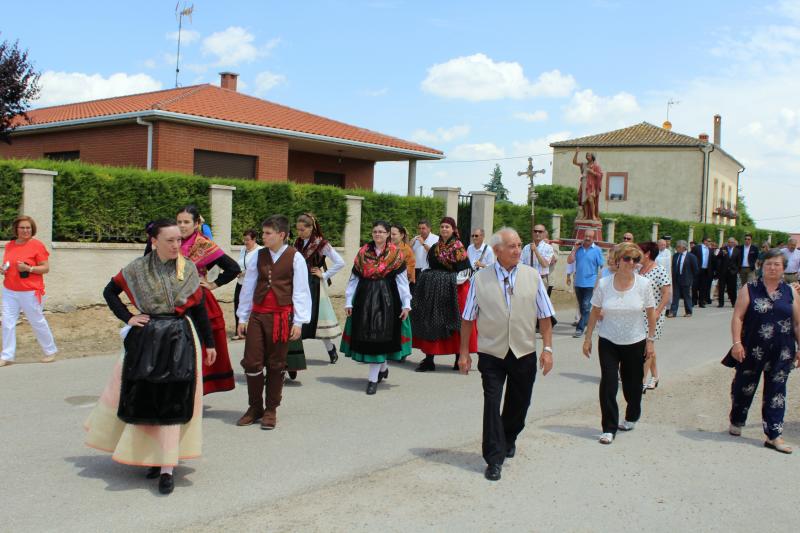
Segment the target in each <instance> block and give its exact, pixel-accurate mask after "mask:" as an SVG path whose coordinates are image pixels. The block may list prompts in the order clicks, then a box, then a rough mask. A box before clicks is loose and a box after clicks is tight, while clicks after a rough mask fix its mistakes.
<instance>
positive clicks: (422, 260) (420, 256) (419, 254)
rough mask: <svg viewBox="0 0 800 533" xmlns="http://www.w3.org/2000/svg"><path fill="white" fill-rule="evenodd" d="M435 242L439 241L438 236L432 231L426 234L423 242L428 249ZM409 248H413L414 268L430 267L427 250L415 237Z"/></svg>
mask: <svg viewBox="0 0 800 533" xmlns="http://www.w3.org/2000/svg"><path fill="white" fill-rule="evenodd" d="M437 242H439V236H438V235H434V234H433V233H431V234H430V235H428V238H427V239H425V244H426V245H427V246H428V250H430V248H431V246H433V245H434V244H436V243H437ZM411 249H412V250H414V259H415V260H416V262H417V266H416V268H421V269H422V270H428V269H429V268H430V265H428V250H426V249H425V248H424V247H423V246H422V245H421V244H420V243H419V241H418V240H416V239H414V244H412V245H411Z"/></svg>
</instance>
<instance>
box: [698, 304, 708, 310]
mask: <svg viewBox="0 0 800 533" xmlns="http://www.w3.org/2000/svg"><path fill="white" fill-rule="evenodd" d="M698 307H700V309H705V308H706V304H700V305H699V306H698Z"/></svg>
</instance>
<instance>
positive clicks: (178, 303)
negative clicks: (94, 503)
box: [85, 220, 217, 494]
mask: <svg viewBox="0 0 800 533" xmlns="http://www.w3.org/2000/svg"><path fill="white" fill-rule="evenodd" d="M147 233H148V235H149V242H148V250H147V251H146V252H145V255H144V257H140V258H138V259H135V260H134V261H132V262H131V263H130V264H129V265H128V266H126V267H125V268H123V269H122V270H121V271H120V272H119V273H118V274H117V275H116V276H114V277H113V278H112V280H111V281H110V282H109V284H108V285H107V286H106V288H105V290H104V291H103V296H104V297H105V299H106V302H107V303H108V306H109V307H110V308H111V311H112V312H113V313H114V315H115V316H116V317H117V318H119V319H120V320H122V321H123V322H125V323H126V324H127V326H126V327H125V328H123V330H122V332H121V335H122V336H123V338H124V345H125V349H124V354H123V358H122V359H121V360H120V361H118V362H117V364H116V366H115V367H114V371H113V373H112V376H111V379H110V380H109V382H108V384H107V385H106V388H105V390H103V394H102V395H101V396H100V400H99V401H98V403H97V405H96V406H95V408H94V409H93V410H92V413H91V414H90V415H89V418H88V419H87V421H86V423H85V428H86V430H87V431H88V435H87V437H86V444H87V445H88V446H90V447H92V448H96V449H99V450H103V451H106V452H109V453H112V454H113V456H112V459H114V460H115V461H117V462H119V463H123V464H129V465H137V466H149V467H150V469H149V470H148V473H147V477H148V478H149V479H155V478H159V491H160V492H161V493H162V494H169V493H170V492H172V489H173V487H174V484H173V480H172V469H173V467H174V466H175V465H176V464H177V463H178V460H180V459H190V458H194V457H198V456H199V455H200V452H201V448H202V440H203V439H202V420H203V389H202V382H201V376H202V374H201V366H202V359H201V357H202V353H203V352H202V350H201V344H200V343H201V340H202V342H203V344H205V353H206V360H205V362H206V364H207V365H213V364H214V360H215V358H216V355H217V354H216V351H215V350H214V337H213V335H212V333H211V325H210V324H209V321H208V314H207V313H206V308H205V305H204V302H203V299H204V296H203V294H204V293H203V290H202V288H201V286H200V277H199V276H198V274H197V269H196V268H195V267H194V265H192V264H191V263H190V262H188V261H186V259H184V258H183V256H182V255H181V249H180V246H181V234H180V231H179V230H178V227H177V225H176V223H175V221H174V220H160V221H157V222H154V223H151V224H149V225H148V228H147ZM151 246H152V251H150V247H151ZM123 291H124V292H125V294H126V295H127V296H128V298H129V299H130V301H131V303H132V304H133V305H134V307H136V309H137V310H138V314H136V315H134V314H132V313H131V312H130V311H129V310H128V308H127V307H126V306H125V304H123V303H122V301H121V300H120V297H119V295H120V293H122V292H123ZM198 336H199V337H200V339H198Z"/></svg>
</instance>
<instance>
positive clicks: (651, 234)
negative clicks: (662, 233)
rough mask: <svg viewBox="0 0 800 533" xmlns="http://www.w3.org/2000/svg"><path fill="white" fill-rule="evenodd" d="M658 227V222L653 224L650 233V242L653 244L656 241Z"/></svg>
mask: <svg viewBox="0 0 800 533" xmlns="http://www.w3.org/2000/svg"><path fill="white" fill-rule="evenodd" d="M658 226H660V224H659V223H658V222H653V230H652V231H651V232H650V240H651V241H653V242H657V241H658Z"/></svg>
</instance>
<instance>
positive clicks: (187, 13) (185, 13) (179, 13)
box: [175, 2, 194, 87]
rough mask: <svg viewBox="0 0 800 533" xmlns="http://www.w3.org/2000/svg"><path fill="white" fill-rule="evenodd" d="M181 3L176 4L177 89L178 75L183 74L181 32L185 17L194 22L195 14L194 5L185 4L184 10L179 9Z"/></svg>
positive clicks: (176, 84)
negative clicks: (187, 5)
mask: <svg viewBox="0 0 800 533" xmlns="http://www.w3.org/2000/svg"><path fill="white" fill-rule="evenodd" d="M179 6H180V2H178V3H177V4H175V18H177V19H178V54H177V56H176V59H175V87H177V86H178V75H179V74H180V72H181V30H182V29H183V17H189V23H191V22H192V13H193V12H194V4H192V5H191V6H189V7H186V4H183V9H179Z"/></svg>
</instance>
